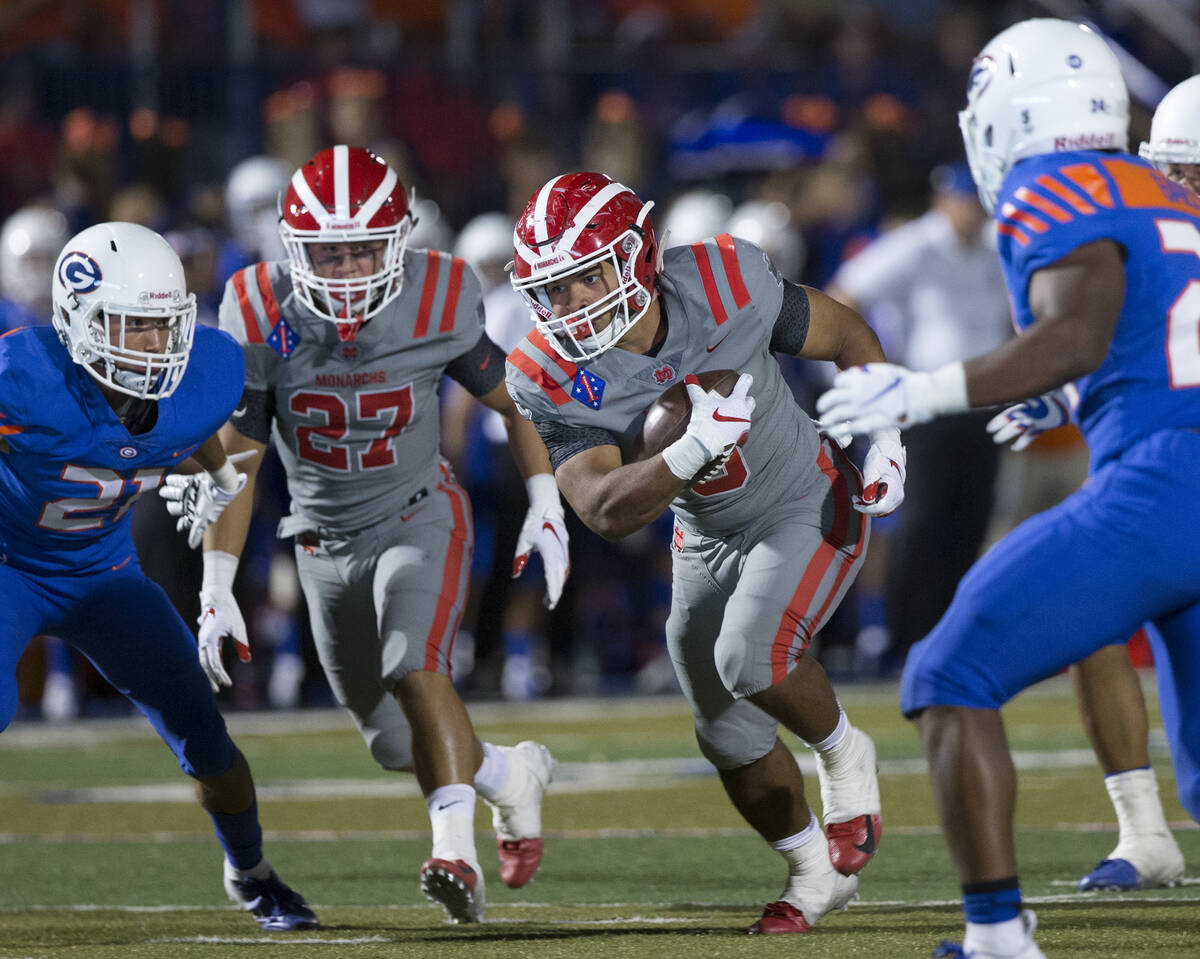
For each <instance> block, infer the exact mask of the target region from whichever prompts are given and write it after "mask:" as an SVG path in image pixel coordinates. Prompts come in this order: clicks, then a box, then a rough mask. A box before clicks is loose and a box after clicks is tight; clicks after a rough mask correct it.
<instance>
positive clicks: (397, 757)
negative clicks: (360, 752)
mask: <svg viewBox="0 0 1200 959" xmlns="http://www.w3.org/2000/svg"><path fill="white" fill-rule="evenodd" d="M354 721H355V722H356V723H357V725H358V731H359V732H360V733H362V737H363V739H364V740H365V741H366V744H367V749H369V750H370V751H371V758H372V759H374V760H375V762H377V763H379V765H380V766H382V767H383V768H384V769H390V770H393V771H397V772H398V771H401V770H410V769H412V759H413V749H412V727H411V726H409V725H408V720H407V719H406V718H405V716H404V711H403V710H402V709H401V708H400V704H399V703H397V702H396V700H395V699H394V698H392V697H391V696H390V695H386V694H385V695H384V696H383V697H382V698H381V699H380V700H379V703H378V704H377V705H376V706H375V708H374V709H372V710H371V711H370V712H369V713H368V714H367V715H366V716H358V715H355V716H354Z"/></svg>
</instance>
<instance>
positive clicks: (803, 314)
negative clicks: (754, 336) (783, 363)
mask: <svg viewBox="0 0 1200 959" xmlns="http://www.w3.org/2000/svg"><path fill="white" fill-rule="evenodd" d="M808 314H809V304H808V294H807V293H805V292H804V289H803V288H802V287H799V286H797V285H796V284H795V283H789V282H788V281H787V280H784V282H783V303H781V304H780V306H779V316H777V317H776V318H775V329H774V330H773V331H772V332H771V352H772V353H784V354H786V355H788V356H795V355H796V354H798V353H799V352H800V350H802V349H803V348H804V341H805V340H806V339H808Z"/></svg>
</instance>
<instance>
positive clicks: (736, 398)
mask: <svg viewBox="0 0 1200 959" xmlns="http://www.w3.org/2000/svg"><path fill="white" fill-rule="evenodd" d="M684 383H685V384H687V392H688V399H689V400H691V403H692V415H691V418H690V419H689V420H688V425H687V430H686V431H685V432H684V434H683V436H681V437H679V439H677V440H676V441H675V442H674V443H672V444H671V445H670V446H668V447H667V448H666V449H664V450H663V451H662V458H663V460H664V462H666V464H667V468H668V469H670V471H671V472H672V473H674V474H675V475H676V476H678V477H679V478H680V479H681V480H689V481H691V480H692V479H694V478H695V477H696V475H697V474H698V473H700V472H701V470H704V469H705V468H706V467H710V466H711V465H713V464H714V462H716V463H724V462H725V460H726V459H728V458H729V455H730V454H731V453H732V452H733V448H734V447H735V446H740V445H741V444H742V443H744V442H745V441H746V437H747V436H748V435H749V434H750V415H751V414H752V413H753V412H754V397H753V396H751V395H750V387H751V386H753V385H754V377H753V376H751V375H750V374H749V373H743V374H742V375H741V376H739V377H738V381H737V383H735V384H734V387H733V389H732V390H730V392H729V395H728V396H722V395H721V394H720V393H718V392H717V391H716V390H709V391H708V392H707V393H706V392H705V391H704V389H703V388H702V387H701V386H700V382H699V380H697V379H696V377H695V376H692V375H688V376H687V377H685V378H684Z"/></svg>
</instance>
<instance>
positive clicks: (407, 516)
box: [400, 506, 425, 523]
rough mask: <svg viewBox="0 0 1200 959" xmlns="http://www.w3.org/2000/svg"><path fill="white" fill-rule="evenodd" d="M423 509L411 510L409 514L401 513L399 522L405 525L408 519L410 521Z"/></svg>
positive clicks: (421, 507)
mask: <svg viewBox="0 0 1200 959" xmlns="http://www.w3.org/2000/svg"><path fill="white" fill-rule="evenodd" d="M424 508H425V507H424V506H418V507H417V508H416V509H414V510H411V511H410V512H407V513H401V514H400V522H401V523H407V522H408V521H409V520H410V519H412V518H413V517H414V516H416V515H417V514H418V513H419V512H421V510H423V509H424Z"/></svg>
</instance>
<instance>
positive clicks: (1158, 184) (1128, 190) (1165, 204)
mask: <svg viewBox="0 0 1200 959" xmlns="http://www.w3.org/2000/svg"><path fill="white" fill-rule="evenodd" d="M1104 167H1105V169H1106V170H1108V172H1109V173H1110V174H1111V175H1112V178H1113V181H1114V182H1115V183H1116V185H1117V192H1118V193H1119V194H1120V195H1121V200H1122V201H1123V202H1124V204H1125V205H1126V206H1132V207H1142V208H1145V207H1152V208H1154V207H1157V208H1163V209H1168V210H1177V211H1178V212H1180V213H1186V214H1189V215H1190V216H1200V197H1197V196H1196V194H1194V193H1192V191H1191V190H1188V189H1187V188H1186V187H1181V186H1179V185H1178V184H1176V183H1172V182H1171V181H1170V180H1168V179H1166V178H1165V177H1163V176H1162V174H1160V173H1158V172H1156V171H1154V170H1151V169H1149V168H1148V167H1144V166H1139V165H1138V164H1135V163H1118V162H1116V161H1114V160H1105V161H1104Z"/></svg>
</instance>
